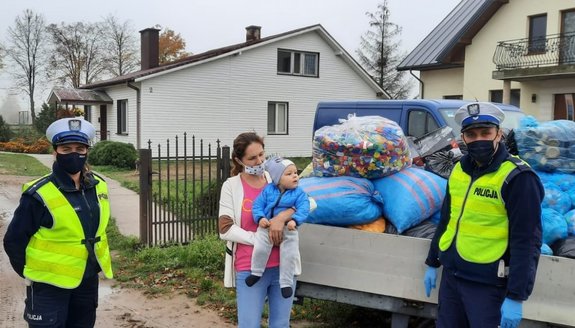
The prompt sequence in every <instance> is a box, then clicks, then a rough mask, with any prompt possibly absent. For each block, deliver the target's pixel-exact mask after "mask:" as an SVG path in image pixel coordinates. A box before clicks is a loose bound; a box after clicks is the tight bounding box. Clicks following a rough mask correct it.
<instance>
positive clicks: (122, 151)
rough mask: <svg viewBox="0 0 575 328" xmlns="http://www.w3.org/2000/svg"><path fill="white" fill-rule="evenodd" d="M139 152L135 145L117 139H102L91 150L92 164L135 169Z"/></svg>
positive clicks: (90, 161) (89, 158)
mask: <svg viewBox="0 0 575 328" xmlns="http://www.w3.org/2000/svg"><path fill="white" fill-rule="evenodd" d="M137 159H138V152H137V151H136V148H134V145H132V144H128V143H123V142H117V141H108V140H106V141H100V142H98V143H97V144H96V145H95V146H94V147H93V148H92V149H91V151H90V153H89V155H88V163H89V164H90V165H110V166H115V167H118V168H125V169H134V168H136V160H137Z"/></svg>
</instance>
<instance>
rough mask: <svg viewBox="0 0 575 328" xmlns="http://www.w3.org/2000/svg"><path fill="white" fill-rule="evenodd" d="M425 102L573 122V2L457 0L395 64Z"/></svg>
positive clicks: (565, 0)
mask: <svg viewBox="0 0 575 328" xmlns="http://www.w3.org/2000/svg"><path fill="white" fill-rule="evenodd" d="M398 69H399V70H412V71H419V72H420V79H421V84H420V94H421V95H423V97H425V98H460V99H461V98H462V99H478V100H482V101H496V102H504V103H511V104H514V105H517V106H519V107H521V108H522V109H523V110H524V111H525V112H527V113H528V114H531V115H534V116H535V117H537V118H538V119H540V120H552V119H570V120H573V119H575V115H574V112H573V98H574V95H575V1H573V0H552V1H541V0H462V1H461V2H460V3H459V4H458V5H457V6H456V7H455V8H454V9H453V10H452V11H451V12H450V13H449V14H448V16H447V17H445V19H443V21H442V22H441V23H440V24H439V25H438V26H437V27H436V28H435V29H434V30H433V31H431V33H430V34H429V35H428V36H427V37H426V38H425V39H424V40H423V41H422V42H421V43H420V44H419V45H418V46H417V47H416V48H415V49H414V50H413V51H412V52H411V53H410V54H409V55H408V56H407V57H406V58H405V59H404V60H403V62H402V63H401V64H400V65H399V67H398Z"/></svg>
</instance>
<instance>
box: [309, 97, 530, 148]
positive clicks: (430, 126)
mask: <svg viewBox="0 0 575 328" xmlns="http://www.w3.org/2000/svg"><path fill="white" fill-rule="evenodd" d="M470 102H472V101H465V100H446V99H443V100H428V99H409V100H346V101H322V102H319V103H318V105H317V108H316V111H315V119H314V123H313V133H314V134H315V131H317V130H318V129H319V128H321V127H323V126H326V125H334V124H338V123H340V120H341V119H347V118H348V116H349V115H353V114H355V115H356V116H372V115H376V116H383V117H385V118H388V119H390V120H393V121H395V122H396V123H397V124H399V126H400V127H401V128H402V129H403V132H404V134H405V135H406V136H411V137H414V138H419V137H422V136H423V135H425V134H427V133H429V132H432V131H435V130H437V129H438V128H442V127H444V126H450V127H451V128H452V129H453V131H452V133H453V134H454V136H455V137H458V136H459V131H460V127H459V125H457V123H455V111H456V110H457V109H458V108H459V107H461V106H463V105H466V104H468V103H470ZM495 105H497V106H499V108H501V109H502V110H503V111H504V112H505V120H504V121H503V123H502V124H501V126H502V128H504V129H506V130H511V129H514V128H517V127H518V126H519V120H520V119H521V117H523V116H525V114H523V112H522V111H521V109H519V108H518V107H515V106H512V105H504V104H499V103H495Z"/></svg>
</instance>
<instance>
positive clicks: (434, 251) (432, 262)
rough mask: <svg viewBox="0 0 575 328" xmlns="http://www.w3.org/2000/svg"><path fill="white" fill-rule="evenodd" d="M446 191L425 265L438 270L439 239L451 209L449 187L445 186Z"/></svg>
mask: <svg viewBox="0 0 575 328" xmlns="http://www.w3.org/2000/svg"><path fill="white" fill-rule="evenodd" d="M446 189H447V190H446V191H445V198H444V199H443V205H442V206H441V219H440V220H439V224H438V225H437V228H436V230H435V234H434V235H433V239H432V240H431V245H430V246H429V252H428V253H427V259H426V260H425V264H427V265H429V266H431V267H434V268H438V267H440V266H441V262H439V238H440V237H441V235H442V234H443V232H444V231H445V229H446V228H447V223H448V222H449V213H450V209H451V196H450V195H449V185H447V188H446Z"/></svg>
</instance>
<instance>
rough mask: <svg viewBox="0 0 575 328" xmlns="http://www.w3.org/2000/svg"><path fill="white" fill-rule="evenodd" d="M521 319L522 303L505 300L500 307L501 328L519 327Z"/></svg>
mask: <svg viewBox="0 0 575 328" xmlns="http://www.w3.org/2000/svg"><path fill="white" fill-rule="evenodd" d="M522 317H523V303H522V302H520V301H514V300H512V299H510V298H505V301H503V305H501V324H500V327H501V328H516V327H519V322H521V318H522Z"/></svg>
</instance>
